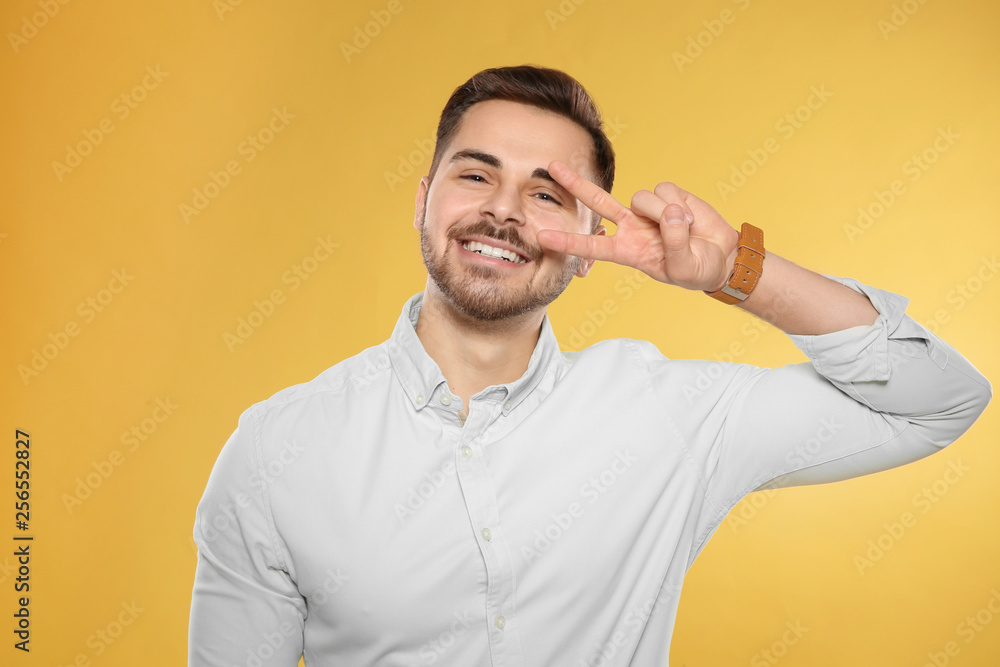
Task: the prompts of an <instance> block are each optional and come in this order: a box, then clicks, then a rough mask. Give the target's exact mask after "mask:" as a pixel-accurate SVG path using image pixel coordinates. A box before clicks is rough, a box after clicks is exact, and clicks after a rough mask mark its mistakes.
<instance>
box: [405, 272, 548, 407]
mask: <svg viewBox="0 0 1000 667" xmlns="http://www.w3.org/2000/svg"><path fill="white" fill-rule="evenodd" d="M544 316H545V311H544V309H541V310H538V311H531V312H528V313H525V314H524V315H521V316H519V317H516V318H509V319H505V320H502V321H490V322H485V321H482V320H477V319H473V318H470V317H468V316H467V315H465V314H463V313H461V312H458V311H457V310H456V309H455V308H454V306H452V305H451V304H450V303H449V302H448V301H447V300H446V299H445V297H444V295H442V294H441V292H440V291H439V290H438V289H437V287H436V285H434V284H433V282H432V281H431V280H428V281H427V287H426V289H425V290H424V298H423V303H422V304H421V306H420V317H419V319H418V320H417V329H416V330H417V337H418V338H419V339H420V342H421V344H423V346H424V349H425V350H426V351H427V354H429V355H430V357H431V359H433V360H434V361H435V362H436V363H437V365H438V366H439V367H440V368H441V372H442V373H444V376H445V378H446V379H447V380H448V386H449V387H450V388H451V390H452V391H453V392H454V393H455V394H456V395H457V396H459V397H461V399H462V405H463V406H464V407H465V409H466V410H467V409H468V407H469V397H470V396H473V395H475V394H477V393H479V392H480V391H482V390H483V389H485V388H486V387H489V386H491V385H496V384H506V383H508V382H513V381H514V380H516V379H518V378H519V377H521V376H522V375H524V372H525V371H526V370H527V368H528V360H529V359H530V358H531V353H532V352H533V351H534V349H535V344H536V343H537V342H538V334H539V332H540V331H541V326H542V319H543V317H544Z"/></svg>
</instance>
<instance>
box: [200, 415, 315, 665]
mask: <svg viewBox="0 0 1000 667" xmlns="http://www.w3.org/2000/svg"><path fill="white" fill-rule="evenodd" d="M260 460H261V456H260V443H259V432H258V428H257V424H256V419H255V413H254V408H250V409H249V410H247V411H246V412H244V413H243V414H242V415H241V416H240V420H239V425H238V426H237V428H236V431H235V432H234V433H233V434H232V436H231V437H230V438H229V440H228V441H227V442H226V444H225V446H224V447H223V448H222V452H221V453H220V454H219V458H218V460H217V461H216V463H215V467H214V468H213V469H212V474H211V475H210V476H209V480H208V485H207V487H206V489H205V493H204V495H203V497H202V499H201V502H200V503H199V504H198V509H197V512H196V516H195V527H194V540H195V543H196V544H197V545H198V567H197V571H196V573H195V581H194V590H193V594H192V600H191V619H190V629H189V635H188V665H190V666H192V667H202V666H204V667H208V666H212V667H215V666H222V665H225V666H226V667H230V666H231V665H234V664H264V665H278V666H280V665H287V666H288V667H294V666H295V665H296V664H298V661H299V657H300V656H301V654H302V630H303V623H304V620H305V614H306V606H305V602H304V600H303V598H302V596H301V595H300V594H299V592H298V589H297V587H296V585H295V583H294V581H293V578H292V576H291V575H290V573H289V571H288V567H287V566H286V562H287V558H286V554H285V551H284V545H283V544H282V542H281V540H280V539H279V537H278V534H277V531H276V530H275V528H274V525H273V521H272V518H271V513H270V509H269V506H268V499H267V490H266V488H265V485H264V484H263V483H262V482H263V480H264V479H266V477H265V476H264V475H263V474H261V473H262V472H263V471H261V470H260V466H259V461H260Z"/></svg>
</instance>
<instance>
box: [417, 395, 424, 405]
mask: <svg viewBox="0 0 1000 667" xmlns="http://www.w3.org/2000/svg"><path fill="white" fill-rule="evenodd" d="M423 404H424V395H423V394H417V405H423Z"/></svg>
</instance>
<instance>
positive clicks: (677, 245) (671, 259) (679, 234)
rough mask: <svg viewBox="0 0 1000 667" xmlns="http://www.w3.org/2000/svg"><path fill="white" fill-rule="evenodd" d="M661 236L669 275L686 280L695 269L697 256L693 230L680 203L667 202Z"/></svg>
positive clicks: (662, 214) (662, 215)
mask: <svg viewBox="0 0 1000 667" xmlns="http://www.w3.org/2000/svg"><path fill="white" fill-rule="evenodd" d="M660 236H661V237H662V238H663V254H664V260H665V262H666V272H667V275H668V276H669V277H670V278H671V280H675V279H679V280H681V281H684V280H685V279H687V278H688V277H690V276H691V274H692V273H693V271H694V268H695V266H694V265H695V258H694V253H692V252H691V231H690V228H689V226H688V223H687V221H686V220H685V219H684V209H683V208H681V206H679V205H678V204H667V205H666V207H664V209H663V213H661V214H660Z"/></svg>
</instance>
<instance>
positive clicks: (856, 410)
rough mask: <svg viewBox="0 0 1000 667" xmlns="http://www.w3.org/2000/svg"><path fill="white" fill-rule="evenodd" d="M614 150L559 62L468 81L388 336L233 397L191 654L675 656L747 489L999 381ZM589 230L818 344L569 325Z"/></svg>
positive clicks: (881, 465)
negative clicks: (616, 187)
mask: <svg viewBox="0 0 1000 667" xmlns="http://www.w3.org/2000/svg"><path fill="white" fill-rule="evenodd" d="M613 178H614V153H613V151H612V149H611V146H610V143H609V142H608V140H607V137H606V136H605V135H604V133H603V131H602V130H601V124H600V116H599V114H598V113H597V110H596V107H595V106H594V104H593V102H592V101H591V99H590V97H589V96H588V95H587V93H586V92H585V91H584V90H583V88H582V87H581V86H580V85H579V84H578V83H577V82H576V81H575V80H573V79H572V78H570V77H569V76H568V75H566V74H564V73H562V72H558V71H554V70H547V69H540V68H533V67H514V68H500V69H494V70H486V71H484V72H480V73H479V74H477V75H476V76H474V77H473V78H472V79H470V81H469V82H467V83H466V84H464V85H463V86H461V87H459V88H458V89H456V91H455V93H454V94H453V96H452V98H451V99H450V100H449V102H448V104H447V105H446V107H445V109H444V112H443V113H442V117H441V122H440V124H439V126H438V136H437V145H436V147H435V155H434V159H433V164H432V166H431V169H430V172H429V174H428V175H427V176H426V177H425V178H423V179H421V181H420V185H419V189H418V192H417V197H416V215H415V219H414V225H415V227H416V228H417V229H419V230H420V239H421V247H422V250H423V255H424V260H425V263H426V265H427V270H428V280H427V284H426V288H425V290H424V291H423V292H422V293H419V294H417V295H415V296H414V297H412V298H411V299H410V300H409V301H408V302H407V303H406V304H405V306H404V307H403V312H402V314H401V316H400V318H399V321H398V323H397V324H396V328H395V330H394V332H393V333H392V336H391V338H390V339H389V340H387V341H386V342H384V343H382V344H381V345H378V346H376V347H373V348H369V349H368V350H365V351H364V352H362V353H361V354H359V355H357V356H356V357H353V358H351V359H348V360H346V361H343V362H341V363H339V364H337V365H335V366H333V367H332V368H330V369H329V370H327V371H326V372H324V373H322V374H321V375H320V376H318V377H317V378H316V379H314V380H312V381H311V382H308V383H306V384H302V385H298V386H295V387H291V388H289V389H286V390H284V391H281V392H279V393H277V394H275V395H274V396H272V397H271V398H270V399H268V400H266V401H263V402H262V403H259V404H257V405H254V406H252V407H251V408H250V409H248V410H247V411H246V412H244V413H243V415H242V416H241V418H240V421H239V425H238V427H237V429H236V431H235V433H234V434H233V436H232V437H231V438H230V440H229V442H227V443H226V445H225V447H224V448H223V450H222V452H221V454H220V456H219V459H218V462H217V463H216V466H215V468H214V470H213V472H212V475H211V478H210V480H209V483H208V487H207V489H206V491H205V495H204V498H203V499H202V502H201V504H200V505H199V508H198V515H197V518H196V525H195V539H196V541H197V543H198V547H199V561H198V572H197V576H196V580H195V585H194V597H193V603H192V613H191V633H190V663H191V664H193V665H227V666H229V665H234V664H243V665H262V664H266V665H294V664H295V663H296V661H297V660H298V658H299V656H300V655H304V656H305V659H306V663H307V664H320V665H326V664H331V665H332V664H338V665H351V666H362V665H429V664H447V665H573V666H576V665H598V664H600V665H640V666H641V665H654V664H662V663H663V662H664V660H665V658H666V656H667V653H668V651H669V646H670V635H671V631H672V629H673V624H674V618H675V614H676V609H677V604H678V600H679V596H680V590H681V584H682V581H683V578H684V574H685V573H686V571H687V570H688V568H689V567H690V566H691V564H692V563H693V561H694V559H695V557H696V556H697V555H698V553H699V552H700V551H701V549H702V548H703V547H704V545H705V543H706V541H707V540H708V538H709V537H710V536H711V535H712V533H713V532H714V531H715V530H716V528H717V527H718V526H719V524H720V523H721V522H722V521H723V519H724V518H725V517H726V514H727V513H728V511H729V510H730V509H731V508H732V507H733V506H734V505H735V504H736V503H737V502H738V501H739V500H740V499H741V498H742V497H744V496H745V495H746V494H747V493H750V492H751V491H753V490H755V489H757V488H760V487H761V486H763V485H765V484H768V485H772V486H774V485H779V486H780V485H792V484H811V483H819V482H827V481H834V480H839V479H846V478H849V477H854V476H857V475H863V474H867V473H870V472H874V471H877V470H884V469H887V468H891V467H894V466H898V465H901V464H904V463H907V462H909V461H913V460H916V459H919V458H921V457H924V456H927V455H929V454H932V453H934V452H936V451H938V450H939V449H940V448H942V447H944V446H945V445H947V444H949V443H950V442H952V441H954V440H955V439H956V438H958V437H959V436H960V435H961V434H962V433H963V432H965V430H966V429H968V428H969V426H970V425H971V424H972V423H973V422H974V421H975V420H976V418H977V417H978V415H979V414H980V413H981V412H982V411H983V410H984V409H985V407H986V404H987V403H988V402H989V400H990V397H991V395H992V391H991V388H990V385H989V383H988V382H987V381H986V379H985V378H984V377H982V375H980V374H979V373H978V372H977V371H976V370H975V368H973V367H972V365H970V364H969V363H968V362H967V361H966V360H965V359H963V358H962V357H961V356H960V355H959V354H958V353H957V352H956V351H955V350H953V349H952V348H951V347H949V346H948V345H947V344H945V343H944V342H942V341H941V340H939V339H938V338H937V337H935V336H934V335H933V334H931V333H930V332H928V331H927V330H926V329H924V328H923V327H921V326H920V325H918V324H917V323H916V322H914V321H913V320H912V319H910V318H909V317H908V316H906V315H905V314H904V309H905V306H906V303H907V301H906V299H904V298H902V297H900V296H897V295H895V294H890V293H888V292H884V291H881V290H877V289H874V288H872V287H867V286H865V285H862V284H860V283H858V282H856V281H854V280H850V279H830V278H827V277H824V276H821V275H818V274H815V273H813V272H811V271H808V270H806V269H804V268H801V267H799V266H796V265H795V264H793V263H791V262H789V261H787V260H785V259H782V258H781V257H779V256H778V255H775V254H774V253H773V252H768V251H765V250H763V248H762V247H761V238H760V232H759V230H757V229H755V228H750V227H745V228H744V229H743V231H742V232H738V231H737V230H736V229H734V228H733V227H731V226H730V225H729V224H728V223H727V222H726V221H725V220H723V219H722V217H721V216H720V215H719V214H718V213H717V212H716V211H715V210H714V209H713V208H712V207H711V206H709V205H708V204H706V203H705V202H703V201H702V200H701V199H699V198H697V197H695V196H694V195H692V194H691V193H688V192H685V191H684V190H682V189H680V188H678V187H677V186H675V185H673V184H670V183H661V184H659V185H658V186H656V188H654V190H653V191H652V192H650V191H646V190H643V191H640V192H638V193H636V195H635V196H634V197H633V198H632V201H631V205H630V206H629V207H624V206H622V205H621V204H619V203H617V202H616V201H615V200H614V199H612V198H611V196H610V195H609V194H608V191H610V189H611V184H612V181H613ZM602 217H603V218H605V219H607V220H610V221H611V222H612V223H614V224H615V225H616V233H615V234H614V235H608V234H607V233H606V230H605V228H604V227H603V226H602V225H600V224H599V223H600V219H601V218H602ZM596 260H610V261H614V262H618V263H620V264H624V265H626V266H631V267H634V268H636V269H638V270H641V271H643V272H644V273H646V274H647V275H649V276H651V277H653V278H655V279H657V280H659V281H661V282H663V283H667V284H672V285H677V286H679V287H682V288H685V289H691V290H702V291H705V292H708V293H709V294H711V295H712V296H715V297H716V298H719V299H720V300H723V301H725V302H726V303H733V304H736V305H737V306H738V307H740V308H743V309H745V310H747V311H749V312H751V313H754V314H756V315H758V316H760V317H762V318H764V319H766V320H768V321H769V322H771V323H772V324H774V325H775V326H777V327H780V328H781V329H782V330H784V331H785V332H786V333H788V334H789V335H790V336H791V338H792V340H793V341H794V342H795V343H796V344H797V345H798V346H799V347H800V348H801V349H802V350H803V351H804V352H805V353H806V354H807V355H808V356H809V358H810V361H811V363H803V364H796V365H791V366H787V367H784V368H778V369H773V370H771V369H759V368H754V367H751V366H746V365H742V364H722V363H718V362H714V363H711V364H709V363H706V362H700V361H670V360H667V359H666V358H664V357H663V356H662V355H661V354H660V353H659V351H658V350H657V349H656V348H655V347H654V346H653V345H651V344H650V343H647V342H644V341H635V340H611V341H604V342H601V343H598V344H596V345H593V346H591V347H590V348H587V349H586V350H584V351H582V352H580V353H575V354H571V353H563V352H561V351H560V350H559V348H558V345H557V342H556V340H555V338H554V336H553V333H552V329H551V326H550V325H549V322H548V319H547V317H546V314H545V308H546V306H547V305H548V304H549V303H551V302H552V300H553V299H555V298H556V297H557V296H558V295H559V294H560V293H561V292H562V291H563V289H564V288H565V287H566V286H567V284H568V283H569V282H570V280H571V279H572V278H573V277H574V276H578V277H584V276H586V275H587V273H588V271H589V270H590V269H591V267H592V266H593V264H594V261H596ZM719 307H724V306H722V305H720V306H719ZM678 319H679V318H678Z"/></svg>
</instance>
